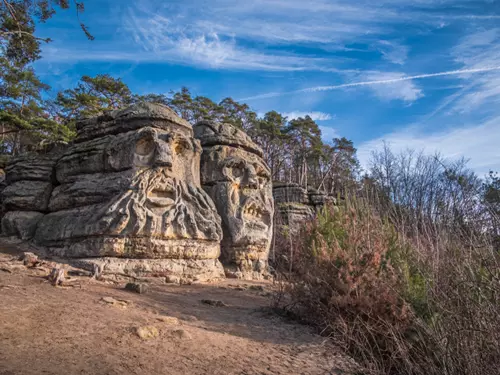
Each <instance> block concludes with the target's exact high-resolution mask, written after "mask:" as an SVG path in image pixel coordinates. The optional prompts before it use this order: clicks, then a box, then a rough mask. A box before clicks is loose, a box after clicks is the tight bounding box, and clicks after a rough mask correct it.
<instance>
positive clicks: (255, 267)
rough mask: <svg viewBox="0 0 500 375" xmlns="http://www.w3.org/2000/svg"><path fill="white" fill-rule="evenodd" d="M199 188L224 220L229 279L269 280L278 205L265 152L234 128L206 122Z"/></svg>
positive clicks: (198, 133) (200, 128)
mask: <svg viewBox="0 0 500 375" xmlns="http://www.w3.org/2000/svg"><path fill="white" fill-rule="evenodd" d="M194 134H195V137H196V138H198V139H199V140H200V141H201V145H202V147H203V153H202V157H201V183H202V186H203V188H204V189H205V191H206V192H207V193H208V194H209V195H210V197H211V198H212V199H213V201H214V202H215V205H216V207H217V211H218V213H219V215H220V216H221V218H222V228H223V232H224V235H223V240H222V243H221V252H222V254H221V261H222V263H223V264H224V267H225V270H226V275H227V276H229V277H238V278H246V279H252V278H253V279H258V278H261V277H262V276H263V275H266V273H267V268H268V263H267V261H268V256H269V249H270V244H271V238H272V230H273V214H274V203H273V197H272V183H271V175H270V170H269V167H268V166H267V165H266V163H265V161H264V160H263V158H262V150H261V149H260V148H259V146H257V145H256V144H255V143H254V142H253V141H252V140H251V139H250V137H249V136H248V135H247V134H245V132H243V131H242V130H240V129H237V128H236V127H234V126H232V125H230V124H218V123H214V122H209V121H202V122H199V123H197V124H196V125H195V126H194Z"/></svg>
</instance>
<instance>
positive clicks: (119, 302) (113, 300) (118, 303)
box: [101, 297, 129, 309]
mask: <svg viewBox="0 0 500 375" xmlns="http://www.w3.org/2000/svg"><path fill="white" fill-rule="evenodd" d="M101 300H102V301H103V302H106V303H109V304H110V305H113V306H117V307H122V308H124V309H125V308H127V306H128V304H129V302H128V301H126V300H124V299H116V298H113V297H102V299H101Z"/></svg>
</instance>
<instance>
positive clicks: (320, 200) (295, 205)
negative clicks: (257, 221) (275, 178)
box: [273, 183, 336, 231]
mask: <svg viewBox="0 0 500 375" xmlns="http://www.w3.org/2000/svg"><path fill="white" fill-rule="evenodd" d="M273 197H274V202H275V204H276V210H277V213H278V215H277V216H278V217H277V218H276V220H277V222H278V223H279V224H280V225H286V226H287V227H288V228H289V230H291V231H295V230H297V229H298V228H300V225H301V223H303V222H304V221H305V220H307V219H308V218H310V217H312V216H313V215H314V214H315V213H317V212H318V211H319V210H320V209H321V207H323V206H324V205H325V204H328V203H331V204H335V203H336V201H335V198H334V197H333V196H331V195H328V194H325V193H323V192H320V191H318V190H314V189H309V190H306V189H304V188H303V187H301V186H299V185H297V184H293V183H278V184H275V185H274V186H273Z"/></svg>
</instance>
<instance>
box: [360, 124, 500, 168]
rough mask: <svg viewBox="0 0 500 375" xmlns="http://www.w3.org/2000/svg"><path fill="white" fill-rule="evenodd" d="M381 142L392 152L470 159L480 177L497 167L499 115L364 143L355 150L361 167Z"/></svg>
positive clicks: (499, 160) (499, 158)
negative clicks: (407, 151) (434, 130)
mask: <svg viewBox="0 0 500 375" xmlns="http://www.w3.org/2000/svg"><path fill="white" fill-rule="evenodd" d="M384 142H387V143H388V144H389V146H390V147H391V149H392V150H393V151H396V152H398V151H403V150H405V149H408V148H410V149H416V150H424V151H425V152H427V153H429V154H433V153H435V152H440V153H441V154H442V155H443V156H445V157H448V158H453V159H458V158H460V157H463V156H466V157H468V158H470V161H469V166H470V167H471V168H472V169H474V170H475V171H476V173H478V174H479V175H481V176H482V175H485V174H486V173H488V172H489V171H490V170H498V169H499V167H500V153H499V152H498V145H499V144H500V116H498V117H494V118H492V119H490V120H487V121H485V122H483V123H480V124H478V125H470V126H466V127H458V128H450V129H449V130H447V131H442V132H437V133H430V134H425V133H422V132H421V131H419V130H418V128H416V127H410V128H406V129H403V130H400V131H396V132H393V133H389V134H386V135H384V136H382V137H380V138H377V139H374V140H371V141H368V142H364V143H362V144H361V145H360V146H359V147H358V157H359V159H360V162H361V163H362V165H363V166H364V167H365V168H366V167H368V165H369V160H370V157H371V153H372V152H373V151H375V150H378V149H380V148H381V147H382V146H383V143H384Z"/></svg>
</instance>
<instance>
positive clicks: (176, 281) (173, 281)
mask: <svg viewBox="0 0 500 375" xmlns="http://www.w3.org/2000/svg"><path fill="white" fill-rule="evenodd" d="M165 282H166V283H169V284H180V283H181V278H180V277H179V276H171V275H169V276H166V277H165Z"/></svg>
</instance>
